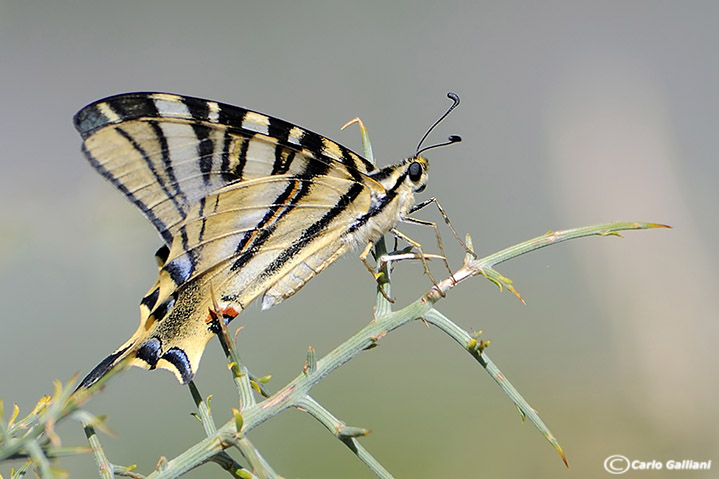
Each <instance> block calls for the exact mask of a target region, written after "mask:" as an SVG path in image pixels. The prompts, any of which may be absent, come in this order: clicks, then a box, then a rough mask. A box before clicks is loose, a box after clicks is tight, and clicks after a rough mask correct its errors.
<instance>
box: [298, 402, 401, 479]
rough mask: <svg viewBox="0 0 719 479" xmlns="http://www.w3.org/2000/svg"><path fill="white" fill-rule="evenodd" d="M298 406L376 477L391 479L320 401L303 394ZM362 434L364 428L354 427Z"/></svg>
mask: <svg viewBox="0 0 719 479" xmlns="http://www.w3.org/2000/svg"><path fill="white" fill-rule="evenodd" d="M299 407H301V408H303V409H305V410H307V412H308V413H309V414H310V415H311V416H312V417H314V418H315V419H317V420H318V421H319V422H320V423H321V424H322V425H323V426H324V427H326V428H327V430H328V431H329V432H331V433H332V434H334V435H335V437H337V439H339V440H340V441H342V442H343V443H345V445H346V446H347V447H348V448H349V449H350V450H351V451H352V452H353V453H354V454H355V455H356V456H357V457H358V458H359V459H360V461H362V462H363V463H364V464H365V465H366V466H367V467H368V468H369V469H370V470H371V471H372V472H374V473H375V474H376V475H377V477H380V478H381V479H393V477H394V476H392V474H390V473H389V471H388V470H387V469H385V468H384V467H383V466H382V464H380V463H379V461H377V459H375V458H374V457H373V456H372V454H370V453H369V452H368V451H367V449H365V448H364V447H362V445H361V444H360V443H359V441H357V439H356V438H355V437H350V436H347V435H343V434H342V431H343V430H344V429H347V428H346V427H345V424H344V423H343V422H342V421H340V420H339V419H337V418H336V417H335V416H333V415H332V413H330V412H329V411H328V410H327V409H325V408H324V407H323V406H322V405H321V404H320V403H318V402H317V401H315V400H314V399H312V397H310V396H309V395H308V396H304V397H303V398H302V399H301V400H300V404H299ZM355 429H357V430H358V431H359V432H360V434H358V435H362V436H366V435H367V434H368V433H369V431H368V430H366V429H361V428H355Z"/></svg>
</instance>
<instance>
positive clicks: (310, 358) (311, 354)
mask: <svg viewBox="0 0 719 479" xmlns="http://www.w3.org/2000/svg"><path fill="white" fill-rule="evenodd" d="M316 370H317V357H316V356H315V348H313V347H312V346H310V347H309V348H308V349H307V359H305V365H304V366H303V367H302V371H304V373H305V375H309V374H312V373H313V372H315V371H316Z"/></svg>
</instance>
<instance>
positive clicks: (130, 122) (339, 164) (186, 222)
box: [74, 93, 459, 388]
mask: <svg viewBox="0 0 719 479" xmlns="http://www.w3.org/2000/svg"><path fill="white" fill-rule="evenodd" d="M450 98H452V99H454V100H455V104H454V105H453V106H452V107H451V108H450V109H449V110H447V112H446V113H445V114H444V115H443V116H442V117H441V118H440V120H438V122H439V121H441V119H443V118H444V117H445V116H446V115H447V114H448V113H449V111H451V109H452V108H454V107H455V106H457V103H458V102H459V99H458V98H457V97H456V95H454V96H451V95H450ZM438 122H437V123H438ZM74 123H75V127H76V128H77V130H78V131H79V133H80V135H81V136H82V139H83V145H82V151H83V153H84V155H85V157H86V158H87V160H88V161H89V162H90V165H92V167H93V168H95V170H97V172H99V173H100V174H101V175H102V176H103V177H104V178H105V179H107V180H108V181H109V182H110V183H111V184H112V185H113V186H115V188H117V189H118V190H119V191H120V192H122V194H124V195H125V197H126V198H127V199H128V200H129V201H130V202H131V203H133V204H134V205H135V206H137V207H138V208H139V209H140V211H141V212H142V213H143V214H144V215H145V217H146V218H147V219H148V220H149V221H150V222H151V223H152V225H153V226H154V227H155V229H156V230H157V232H158V233H159V235H160V237H161V238H162V240H163V242H164V244H163V246H162V247H161V248H160V249H159V250H158V251H157V253H156V260H157V264H158V277H157V281H156V282H155V284H154V285H153V286H152V287H151V288H150V290H149V291H148V292H147V294H146V295H145V296H144V297H143V298H142V301H141V302H140V325H139V327H138V328H137V331H135V333H134V334H133V335H132V336H131V337H130V339H128V340H127V341H126V342H125V343H124V344H123V345H122V346H120V347H119V348H118V349H117V350H115V351H114V352H113V353H112V354H110V355H109V356H107V357H106V358H105V359H104V360H103V361H102V362H100V364H98V365H97V366H96V367H95V368H94V369H93V370H92V371H91V372H90V373H89V374H88V375H87V376H86V377H85V378H84V379H83V381H82V382H81V383H80V386H79V388H87V387H90V386H91V385H92V384H94V383H95V382H97V381H98V380H99V379H100V378H101V377H103V376H104V375H105V374H107V373H108V372H109V371H111V370H112V369H113V368H114V367H115V366H116V365H118V363H120V362H121V361H124V360H128V361H129V364H130V365H134V366H139V367H142V368H145V369H156V368H162V369H167V370H170V371H171V372H173V373H174V374H175V376H176V377H177V379H178V381H179V382H180V383H182V384H186V383H188V382H189V381H191V380H192V379H193V377H194V375H195V373H196V372H197V369H198V367H199V363H200V359H201V357H202V354H203V352H204V349H205V347H206V345H207V343H208V342H209V341H210V339H212V337H213V336H214V335H215V334H216V333H217V325H216V324H213V322H212V321H208V311H212V310H213V308H214V307H217V306H218V305H219V309H220V310H221V311H225V312H228V311H229V312H232V314H227V315H225V316H224V320H225V321H226V322H229V321H230V320H231V319H232V318H233V317H234V316H236V314H237V313H238V312H239V311H242V310H243V309H245V308H246V307H247V306H248V305H249V304H250V303H251V302H253V301H254V300H256V299H259V300H260V301H261V305H262V309H263V310H264V309H268V308H271V307H272V306H274V305H276V304H278V303H280V302H281V301H283V300H284V299H286V298H288V297H290V296H292V295H293V294H295V293H296V292H297V291H299V289H300V288H302V286H303V285H304V284H305V283H307V281H309V280H310V279H312V278H313V277H314V276H315V275H316V274H318V273H320V272H321V271H322V270H324V269H325V268H326V267H327V266H329V265H330V264H331V263H333V262H334V261H336V260H337V259H338V258H339V257H340V256H342V255H344V254H345V253H347V252H348V251H352V250H356V249H359V248H361V247H365V246H367V245H371V244H373V243H374V242H375V241H377V240H378V238H380V237H381V236H382V235H384V234H385V233H387V232H389V231H390V230H392V229H393V228H394V226H395V224H396V223H398V222H400V221H405V220H407V219H408V218H409V217H408V214H409V213H410V212H411V211H413V207H414V206H415V193H419V192H421V191H422V190H424V188H425V185H426V184H427V178H428V176H427V171H428V168H429V162H428V161H427V159H426V158H425V157H424V156H422V155H421V154H420V153H421V151H425V150H426V149H428V148H425V149H424V150H419V146H418V148H417V153H416V154H415V155H413V156H412V157H409V158H407V159H405V160H403V161H400V162H399V163H396V164H393V165H389V166H385V167H383V168H377V167H375V165H374V164H373V163H372V162H370V161H368V160H367V159H365V158H362V157H361V156H359V155H358V154H356V153H354V152H352V151H350V150H349V149H347V148H345V147H344V146H342V145H340V144H338V143H335V142H333V141H331V140H329V139H327V138H325V137H323V136H320V135H318V134H316V133H313V132H311V131H308V130H305V129H303V128H300V127H298V126H296V125H293V124H291V123H288V122H286V121H284V120H280V119H278V118H273V117H270V116H267V115H264V114H262V113H257V112H255V111H251V110H247V109H244V108H240V107H236V106H231V105H227V104H223V103H219V102H215V101H209V100H203V99H199V98H192V97H187V96H180V95H174V94H168V93H127V94H121V95H116V96H112V97H108V98H105V99H102V100H98V101H96V102H94V103H92V104H90V105H88V106H86V107H84V108H83V109H82V110H80V111H79V112H78V113H77V114H76V115H75V118H74ZM437 123H435V125H436V124H437ZM435 125H433V127H434V126H435ZM433 127H432V128H433ZM432 128H430V130H428V131H427V134H428V133H429V131H431V129H432ZM427 134H425V136H424V137H423V139H422V141H424V139H425V138H426V136H427ZM422 141H420V145H421V143H422ZM453 141H459V137H450V142H453ZM435 146H437V145H435ZM366 250H367V249H366Z"/></svg>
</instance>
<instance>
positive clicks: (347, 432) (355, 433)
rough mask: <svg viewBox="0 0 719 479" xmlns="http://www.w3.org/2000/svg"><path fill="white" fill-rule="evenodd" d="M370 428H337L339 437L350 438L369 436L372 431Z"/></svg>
mask: <svg viewBox="0 0 719 479" xmlns="http://www.w3.org/2000/svg"><path fill="white" fill-rule="evenodd" d="M371 432H372V431H370V430H369V429H365V428H363V427H354V426H340V427H338V428H337V437H338V438H340V439H349V438H355V437H362V436H367V435H369V434H370V433H371Z"/></svg>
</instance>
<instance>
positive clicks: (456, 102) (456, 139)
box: [414, 92, 462, 156]
mask: <svg viewBox="0 0 719 479" xmlns="http://www.w3.org/2000/svg"><path fill="white" fill-rule="evenodd" d="M447 98H449V99H450V100H452V102H453V103H452V106H450V107H449V108H447V111H445V112H444V114H443V115H442V116H440V117H439V119H438V120H437V121H435V122H434V123H433V124H432V126H430V127H429V129H428V130H427V132H426V133H425V134H424V136H423V137H422V139H421V140H419V143H417V150H416V151H415V153H414V154H415V156H417V155H419V154H420V153H422V152H423V151H427V150H431V149H432V148H437V147H440V146H446V145H451V144H452V143H457V142H459V141H462V137H460V136H459V135H451V136H450V137H449V138H447V141H446V142H444V143H437V144H436V145H430V146H425V147H424V148H421V147H422V143H424V140H426V139H427V137H428V136H429V134H430V133H432V130H434V128H435V127H436V126H437V125H439V124H440V123H442V120H444V119H445V118H447V115H449V114H450V113H451V112H452V110H454V109H455V108H457V105H459V95H457V94H456V93H453V92H449V93H447Z"/></svg>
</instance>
